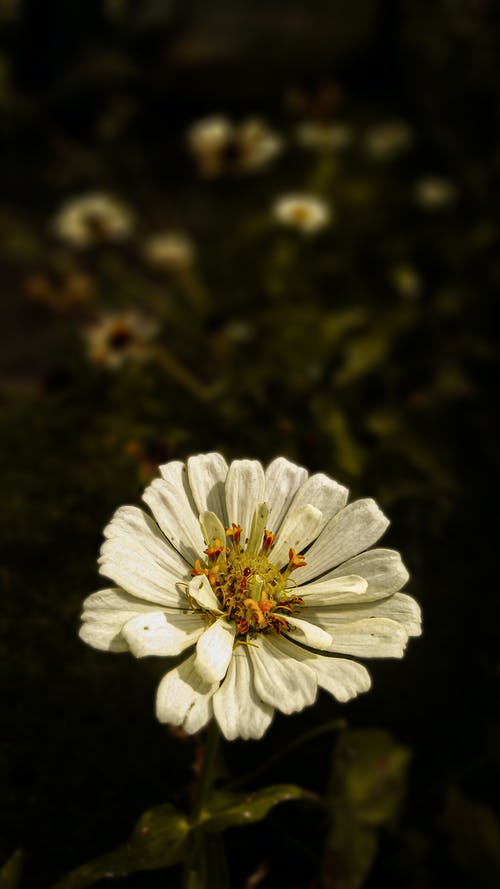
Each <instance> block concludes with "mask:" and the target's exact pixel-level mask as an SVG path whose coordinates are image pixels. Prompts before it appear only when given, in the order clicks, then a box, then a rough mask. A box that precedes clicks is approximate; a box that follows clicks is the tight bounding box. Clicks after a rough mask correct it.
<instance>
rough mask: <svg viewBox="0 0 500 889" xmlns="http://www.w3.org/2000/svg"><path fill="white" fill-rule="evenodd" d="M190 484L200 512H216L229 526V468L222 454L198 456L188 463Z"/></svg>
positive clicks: (191, 458)
mask: <svg viewBox="0 0 500 889" xmlns="http://www.w3.org/2000/svg"><path fill="white" fill-rule="evenodd" d="M187 469H188V477H189V484H190V486H191V492H192V495H193V500H194V502H195V504H196V508H197V510H198V512H214V513H215V515H216V516H218V517H219V519H220V520H221V522H222V524H223V525H224V527H226V526H227V513H226V496H225V490H224V482H225V480H226V476H227V470H228V466H227V463H226V461H225V460H224V457H223V456H222V454H217V453H211V454H197V455H196V456H195V457H190V458H189V460H188V461H187Z"/></svg>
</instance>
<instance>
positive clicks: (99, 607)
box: [79, 587, 158, 651]
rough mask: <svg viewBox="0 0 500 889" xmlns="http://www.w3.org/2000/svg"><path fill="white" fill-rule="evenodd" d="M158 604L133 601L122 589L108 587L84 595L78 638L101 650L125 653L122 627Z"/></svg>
mask: <svg viewBox="0 0 500 889" xmlns="http://www.w3.org/2000/svg"><path fill="white" fill-rule="evenodd" d="M157 609H158V606H157V605H153V604H151V603H149V602H144V601H142V600H141V599H136V597H135V596H131V595H129V594H128V593H126V592H125V591H124V590H121V589H119V588H117V587H111V588H110V589H106V590H99V592H97V593H92V595H90V596H87V598H86V599H85V601H84V603H83V613H82V626H81V627H80V630H79V636H80V638H81V639H83V641H84V642H86V643H87V644H88V645H92V646H93V647H94V648H98V649H100V650H101V651H128V645H127V643H126V641H125V639H124V638H123V636H122V635H121V631H122V627H124V625H125V624H126V623H127V622H128V621H129V620H132V618H134V617H137V615H140V614H146V613H148V612H154V611H156V610H157Z"/></svg>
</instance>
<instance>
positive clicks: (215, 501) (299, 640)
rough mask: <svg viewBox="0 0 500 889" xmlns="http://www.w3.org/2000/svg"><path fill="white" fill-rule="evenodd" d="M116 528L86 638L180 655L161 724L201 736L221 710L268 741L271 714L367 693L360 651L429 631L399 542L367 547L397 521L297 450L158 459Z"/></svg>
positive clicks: (391, 648)
mask: <svg viewBox="0 0 500 889" xmlns="http://www.w3.org/2000/svg"><path fill="white" fill-rule="evenodd" d="M160 473H161V476H160V478H157V479H155V480H154V481H153V482H152V483H151V484H150V486H149V487H148V488H147V489H146V491H145V493H144V496H143V499H144V501H145V503H146V504H147V506H148V507H149V509H150V510H151V514H148V513H146V512H145V511H143V510H142V509H139V508H137V507H135V506H123V507H121V508H120V509H118V510H117V511H116V513H115V514H114V516H113V518H112V519H111V521H110V523H109V525H108V526H107V527H106V528H105V531H104V536H105V542H104V544H103V546H102V549H101V555H100V559H99V564H100V572H101V574H103V575H104V576H105V577H108V578H110V579H111V580H112V581H113V583H114V584H115V586H112V587H109V588H107V589H104V590H101V591H100V592H97V593H94V594H93V595H91V596H89V597H88V598H87V599H86V601H85V603H84V609H83V623H82V627H81V629H80V636H81V638H82V639H83V640H84V641H85V642H87V643H89V644H90V645H93V646H94V647H95V648H99V649H102V650H107V651H116V652H121V651H130V652H132V654H133V655H135V657H145V656H147V655H156V656H160V657H172V656H178V655H180V654H183V653H185V655H186V657H185V658H184V660H182V661H181V663H180V664H179V665H178V666H176V667H174V668H173V669H170V670H169V671H168V672H167V673H166V674H165V676H164V677H163V679H162V680H161V682H160V685H159V688H158V692H157V699H156V713H157V717H158V719H159V720H160V721H161V722H165V723H170V724H173V725H176V726H182V728H183V729H184V730H185V731H187V732H189V733H193V732H196V731H198V730H199V729H201V728H202V727H203V726H205V725H206V724H207V723H208V722H209V721H210V720H211V719H212V718H215V719H216V720H217V722H218V724H219V726H220V728H221V730H222V732H223V734H224V735H225V737H226V738H227V739H229V740H232V739H234V738H237V737H242V738H259V737H261V736H262V735H263V734H264V732H265V731H266V729H267V728H268V726H269V725H270V723H271V720H272V717H273V713H274V711H275V710H279V711H281V712H282V713H294V712H296V711H299V710H302V709H303V708H304V707H306V706H308V705H309V704H313V703H314V701H315V699H316V696H317V693H318V688H324V689H326V690H327V691H328V692H330V694H332V695H333V696H334V697H335V698H337V700H339V701H348V700H349V699H350V698H353V697H354V696H356V695H357V694H359V693H360V692H364V691H367V690H368V689H369V687H370V676H369V673H368V671H367V669H366V667H365V666H364V665H363V664H361V663H359V662H358V660H354V659H353V658H371V657H395V658H400V657H402V655H403V652H404V650H405V646H406V643H407V641H408V638H409V636H418V635H419V634H420V632H421V623H420V609H419V607H418V605H417V603H416V602H415V600H414V599H412V598H411V597H410V596H408V595H406V594H405V593H402V592H400V589H401V587H402V586H403V585H404V584H405V583H406V581H407V579H408V573H407V571H406V568H405V567H404V565H403V563H402V561H401V557H400V555H399V553H398V552H396V551H394V550H391V549H380V548H377V549H370V547H372V546H373V544H374V543H376V541H377V540H378V539H379V537H380V536H381V535H382V534H383V533H384V531H385V530H386V528H387V526H388V524H389V522H388V520H387V519H386V517H385V516H384V515H383V513H382V512H381V511H380V509H379V508H378V506H377V505H376V503H375V502H374V501H373V500H369V499H368V500H356V501H354V502H353V503H351V504H349V505H347V497H348V492H347V490H346V488H344V487H343V486H342V485H340V484H338V483H337V482H335V481H333V480H332V479H330V478H328V477H327V476H326V475H323V474H322V473H317V474H314V475H309V474H308V472H307V471H306V470H305V469H304V468H302V467H301V466H296V465H295V464H294V463H291V462H289V461H288V460H287V459H285V458H284V457H278V458H276V459H275V460H273V462H272V463H271V464H270V465H269V466H268V467H267V469H266V470H264V469H263V467H262V465H261V464H260V463H259V462H258V461H257V460H235V461H233V462H232V463H231V464H230V465H229V466H228V464H227V463H226V461H225V459H224V458H223V457H222V456H221V455H220V454H217V453H211V454H200V455H198V456H194V457H190V458H189V459H188V461H187V463H186V464H184V463H182V462H177V461H175V462H171V463H167V464H165V465H163V466H160Z"/></svg>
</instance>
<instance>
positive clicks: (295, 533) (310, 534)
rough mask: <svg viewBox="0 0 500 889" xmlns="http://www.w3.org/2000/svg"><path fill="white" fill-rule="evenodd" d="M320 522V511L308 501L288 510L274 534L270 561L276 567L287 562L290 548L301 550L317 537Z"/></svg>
mask: <svg viewBox="0 0 500 889" xmlns="http://www.w3.org/2000/svg"><path fill="white" fill-rule="evenodd" d="M321 523H322V515H321V512H320V511H319V509H316V507H315V506H311V504H309V503H308V504H306V505H305V506H299V508H298V509H294V510H292V511H291V512H289V513H288V515H287V516H286V518H285V520H284V522H283V524H282V526H281V528H280V530H279V531H278V534H277V536H276V540H275V543H274V546H273V548H272V550H271V553H270V556H269V558H270V561H271V562H273V564H274V565H277V567H278V568H282V567H283V565H286V564H288V559H289V552H290V548H293V549H294V550H295V551H296V552H298V553H300V552H302V550H304V549H305V548H306V546H308V545H309V544H310V543H311V541H312V540H314V539H315V537H317V535H318V532H319V529H320V528H321Z"/></svg>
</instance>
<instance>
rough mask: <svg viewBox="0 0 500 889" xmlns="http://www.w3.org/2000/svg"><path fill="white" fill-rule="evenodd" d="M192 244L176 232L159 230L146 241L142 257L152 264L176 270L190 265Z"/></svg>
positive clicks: (192, 258)
mask: <svg viewBox="0 0 500 889" xmlns="http://www.w3.org/2000/svg"><path fill="white" fill-rule="evenodd" d="M194 256H195V249H194V244H193V242H192V241H190V240H189V238H187V237H186V236H185V235H182V234H178V233H177V232H159V233H158V234H156V235H151V237H150V238H149V239H148V240H147V241H146V243H145V245H144V257H145V259H146V260H147V261H148V262H149V263H151V265H153V266H157V267H158V268H164V269H171V270H173V271H177V270H180V269H185V268H187V267H188V266H190V265H192V263H193V261H194Z"/></svg>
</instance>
